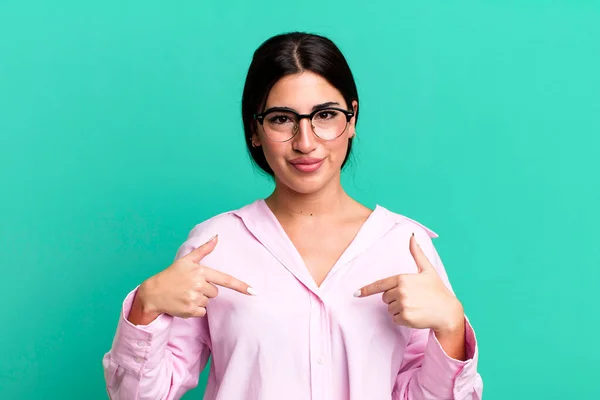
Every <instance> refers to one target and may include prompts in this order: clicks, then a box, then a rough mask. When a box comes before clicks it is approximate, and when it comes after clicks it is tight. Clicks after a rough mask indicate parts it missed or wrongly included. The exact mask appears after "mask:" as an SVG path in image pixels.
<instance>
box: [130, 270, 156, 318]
mask: <svg viewBox="0 0 600 400" xmlns="http://www.w3.org/2000/svg"><path fill="white" fill-rule="evenodd" d="M155 288H156V281H155V279H154V277H152V278H148V279H146V280H145V281H144V282H142V284H141V285H140V287H139V288H138V291H137V294H136V298H135V300H134V301H138V302H139V303H138V305H139V308H140V311H141V312H142V313H143V314H148V315H156V316H157V315H159V314H161V313H162V311H161V310H159V309H158V307H157V305H156V303H155V302H154V301H153V300H152V299H153V296H152V293H153V291H154V289H155Z"/></svg>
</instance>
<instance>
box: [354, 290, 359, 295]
mask: <svg viewBox="0 0 600 400" xmlns="http://www.w3.org/2000/svg"><path fill="white" fill-rule="evenodd" d="M354 297H360V289H358V290H357V291H356V292H354Z"/></svg>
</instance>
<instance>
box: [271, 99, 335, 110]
mask: <svg viewBox="0 0 600 400" xmlns="http://www.w3.org/2000/svg"><path fill="white" fill-rule="evenodd" d="M339 105H340V103H338V102H337V101H327V102H325V103H321V104H315V105H314V106H313V107H312V110H311V112H313V111H316V110H321V109H323V108H327V107H332V106H339ZM267 110H289V111H294V112H296V110H294V109H293V108H291V107H285V106H274V107H269V108H267V109H265V111H267Z"/></svg>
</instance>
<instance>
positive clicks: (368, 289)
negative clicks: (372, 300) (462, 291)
mask: <svg viewBox="0 0 600 400" xmlns="http://www.w3.org/2000/svg"><path fill="white" fill-rule="evenodd" d="M409 249H410V253H411V254H412V256H413V258H414V260H415V262H416V264H417V268H418V273H417V274H401V275H396V276H392V277H389V278H386V279H382V280H379V281H376V282H373V283H371V284H370V285H367V286H364V287H363V288H361V289H360V290H359V291H357V292H356V293H355V296H357V297H365V296H371V295H374V294H376V293H383V296H382V299H383V301H384V302H385V303H386V304H387V305H388V312H389V313H390V314H391V315H392V317H393V319H394V322H395V323H396V324H398V325H404V326H407V327H410V328H416V329H425V328H429V329H432V330H433V331H434V332H436V333H447V332H459V331H460V330H461V329H464V311H463V307H462V304H461V303H460V301H459V300H458V299H457V298H456V296H454V294H453V293H452V292H451V291H450V290H449V289H448V288H447V287H446V285H445V284H444V282H443V281H442V279H441V278H440V276H439V275H438V273H437V271H436V270H435V268H434V267H433V265H432V264H431V263H430V262H429V260H428V259H427V256H425V253H423V250H422V249H421V247H420V246H419V245H418V244H417V241H416V239H415V237H414V234H413V235H412V236H411V238H410V243H409Z"/></svg>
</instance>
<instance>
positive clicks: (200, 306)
mask: <svg viewBox="0 0 600 400" xmlns="http://www.w3.org/2000/svg"><path fill="white" fill-rule="evenodd" d="M217 241H218V238H217V236H215V237H213V238H212V239H210V240H209V241H208V242H206V243H205V244H203V245H202V246H200V247H198V248H196V249H194V250H193V251H191V252H190V253H189V254H187V255H185V256H183V257H181V258H179V259H178V260H176V261H175V262H174V263H173V264H171V266H169V267H168V268H166V269H165V270H163V271H162V272H160V273H158V274H156V275H154V276H153V277H151V278H148V279H147V280H146V281H144V282H143V283H142V284H141V285H140V287H139V288H138V291H137V293H136V296H135V299H134V301H133V304H132V307H131V311H130V313H129V316H128V318H127V319H128V320H129V321H130V322H131V323H132V324H135V325H147V324H148V323H150V322H152V321H153V320H154V319H156V318H157V317H158V316H159V315H160V314H169V315H172V316H174V317H181V318H189V317H204V316H205V315H206V306H207V304H208V301H209V299H211V298H214V297H216V296H217V294H218V292H219V290H218V289H217V286H223V287H226V288H230V289H233V290H235V291H238V292H240V293H242V294H246V295H255V294H256V292H255V291H254V290H253V289H252V288H251V287H250V286H249V285H248V284H247V283H245V282H242V281H240V280H239V279H236V278H234V277H233V276H230V275H227V274H225V273H223V272H220V271H217V270H214V269H212V268H209V267H206V266H204V265H201V264H200V261H201V260H202V259H203V258H204V257H206V256H207V255H208V254H210V253H211V252H212V251H213V250H214V248H215V246H216V245H217Z"/></svg>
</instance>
